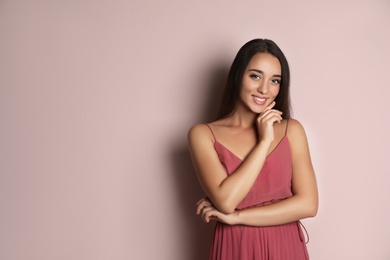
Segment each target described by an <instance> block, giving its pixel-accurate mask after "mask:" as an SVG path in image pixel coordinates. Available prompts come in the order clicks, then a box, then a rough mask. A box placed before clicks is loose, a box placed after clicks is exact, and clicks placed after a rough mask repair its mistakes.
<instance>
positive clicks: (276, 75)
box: [248, 69, 282, 78]
mask: <svg viewBox="0 0 390 260" xmlns="http://www.w3.org/2000/svg"><path fill="white" fill-rule="evenodd" d="M248 71H254V72H257V73H260V74H264V72H263V71H261V70H257V69H250V70H248ZM273 76H274V77H278V78H281V77H282V75H279V74H275V75H273Z"/></svg>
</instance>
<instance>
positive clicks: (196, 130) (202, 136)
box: [187, 124, 213, 145]
mask: <svg viewBox="0 0 390 260" xmlns="http://www.w3.org/2000/svg"><path fill="white" fill-rule="evenodd" d="M187 138H188V142H189V144H190V145H191V144H192V143H194V142H197V141H201V140H213V136H212V133H211V131H210V129H209V127H208V126H207V125H206V124H196V125H193V126H192V127H191V128H190V129H189V130H188V135H187Z"/></svg>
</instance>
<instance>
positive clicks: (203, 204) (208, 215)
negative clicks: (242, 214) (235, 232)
mask: <svg viewBox="0 0 390 260" xmlns="http://www.w3.org/2000/svg"><path fill="white" fill-rule="evenodd" d="M196 205H197V209H196V214H197V215H200V216H201V217H202V219H203V221H204V222H205V223H209V222H210V221H211V220H218V221H220V222H223V223H225V224H228V225H234V224H236V223H235V220H236V217H237V212H236V211H235V212H233V213H230V214H224V213H222V212H220V211H219V210H218V209H217V208H216V207H214V205H213V204H212V203H211V201H210V200H209V199H208V198H207V197H205V198H202V199H201V200H199V201H198V203H196Z"/></svg>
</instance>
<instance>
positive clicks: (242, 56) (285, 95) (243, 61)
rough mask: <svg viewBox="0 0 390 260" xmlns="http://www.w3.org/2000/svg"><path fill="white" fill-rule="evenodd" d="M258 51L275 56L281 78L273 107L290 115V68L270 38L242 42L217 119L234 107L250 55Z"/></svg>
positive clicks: (225, 115)
mask: <svg viewBox="0 0 390 260" xmlns="http://www.w3.org/2000/svg"><path fill="white" fill-rule="evenodd" d="M259 52H263V53H269V54H271V55H273V56H275V57H276V58H277V59H278V60H279V62H280V65H281V68H282V80H281V83H280V89H279V93H278V95H277V96H276V98H275V102H276V105H275V107H274V108H275V109H277V110H280V111H282V112H283V117H284V118H286V119H289V118H290V117H291V105H290V68H289V66H288V62H287V59H286V57H285V56H284V54H283V52H282V50H281V49H280V48H279V47H278V46H277V45H276V43H274V42H273V41H271V40H268V39H254V40H251V41H249V42H247V43H246V44H244V45H243V46H242V47H241V49H240V50H239V51H238V53H237V55H236V57H235V58H234V61H233V63H232V66H231V67H230V71H229V74H228V77H227V81H226V85H225V90H224V93H223V96H222V102H221V105H220V107H219V112H218V115H217V119H222V118H226V117H228V116H230V115H231V114H232V113H233V112H234V111H235V109H236V106H237V101H238V99H239V95H240V88H241V82H242V77H243V75H244V72H245V69H246V67H247V66H248V64H249V62H250V60H251V59H252V57H253V56H254V55H255V54H256V53H259Z"/></svg>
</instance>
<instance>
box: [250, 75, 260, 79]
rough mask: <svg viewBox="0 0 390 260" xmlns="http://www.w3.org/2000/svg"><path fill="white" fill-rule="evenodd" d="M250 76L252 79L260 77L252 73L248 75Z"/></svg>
mask: <svg viewBox="0 0 390 260" xmlns="http://www.w3.org/2000/svg"><path fill="white" fill-rule="evenodd" d="M250 77H251V78H252V79H260V76H259V75H256V74H252V75H250Z"/></svg>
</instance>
